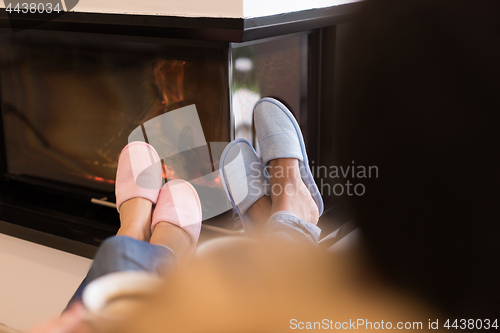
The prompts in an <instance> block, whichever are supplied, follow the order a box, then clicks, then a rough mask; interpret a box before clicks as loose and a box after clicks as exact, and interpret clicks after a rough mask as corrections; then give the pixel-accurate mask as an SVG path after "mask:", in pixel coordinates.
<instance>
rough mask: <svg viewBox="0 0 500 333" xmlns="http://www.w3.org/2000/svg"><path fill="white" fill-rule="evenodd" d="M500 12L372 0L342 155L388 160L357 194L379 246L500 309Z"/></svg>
mask: <svg viewBox="0 0 500 333" xmlns="http://www.w3.org/2000/svg"><path fill="white" fill-rule="evenodd" d="M499 17H500V2H498V1H489V0H476V1H450V0H405V1H400V0H373V1H367V2H366V3H365V4H364V9H363V11H362V13H361V15H360V16H359V17H358V19H357V21H356V23H354V24H353V27H352V29H351V32H350V35H349V38H347V44H346V45H345V47H346V52H345V53H344V54H343V56H342V58H341V59H344V61H343V62H342V63H341V65H342V67H341V68H340V69H339V70H340V72H341V80H340V83H339V84H340V86H339V87H340V88H339V92H338V95H337V98H338V99H339V104H338V108H337V109H336V110H335V112H336V122H335V124H334V126H335V132H336V144H337V147H336V151H337V153H338V163H339V165H344V166H345V165H351V164H352V161H355V164H356V165H362V166H377V167H378V171H379V176H378V178H371V179H364V180H363V182H364V184H365V186H366V194H365V195H363V196H360V197H355V196H354V197H352V198H351V199H352V200H351V203H352V208H353V210H354V212H355V214H356V219H357V223H358V224H359V226H360V227H361V229H362V231H363V234H364V238H365V241H366V249H367V253H368V254H369V256H370V257H371V259H372V260H373V261H374V262H375V264H377V265H378V267H379V268H380V271H381V272H382V273H383V274H384V275H385V276H386V277H387V278H389V279H390V280H391V281H393V282H396V283H399V284H401V285H403V286H406V287H409V288H411V289H412V290H414V291H416V292H418V293H420V294H421V295H424V296H426V297H428V299H431V300H433V301H434V302H435V304H436V305H439V306H440V307H441V309H442V310H443V311H445V313H449V314H456V315H467V317H466V318H493V315H498V313H499V308H498V304H499V303H498V299H499V296H500V295H499V292H500V290H499V289H500V288H499V287H498V281H500V277H499V274H498V268H497V265H498V263H499V262H500V260H499V254H500V250H499V246H498V244H499V242H498V237H499V236H500V197H499V189H500V165H499V159H498V153H499V149H500V134H499V127H500V126H499V125H500V124H499V122H498V116H497V113H498V112H499V111H500V43H499V38H500V24H499V19H498V18H499ZM464 318H465V317H464Z"/></svg>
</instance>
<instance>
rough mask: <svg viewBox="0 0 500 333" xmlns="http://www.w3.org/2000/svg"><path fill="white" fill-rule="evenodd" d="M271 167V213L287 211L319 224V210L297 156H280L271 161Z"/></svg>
mask: <svg viewBox="0 0 500 333" xmlns="http://www.w3.org/2000/svg"><path fill="white" fill-rule="evenodd" d="M269 166H270V167H271V171H270V173H269V174H270V181H271V200H272V203H273V205H272V210H271V213H272V214H275V213H276V212H280V211H287V212H291V213H293V214H295V215H296V216H297V217H299V218H300V219H301V220H305V221H308V222H310V223H312V224H314V225H316V224H318V219H319V210H318V206H317V205H316V203H315V202H314V200H313V198H312V196H311V192H310V191H309V189H308V188H307V187H306V185H305V184H304V182H303V181H302V178H301V176H300V169H299V163H298V160H297V159H296V158H278V159H275V160H272V161H270V162H269Z"/></svg>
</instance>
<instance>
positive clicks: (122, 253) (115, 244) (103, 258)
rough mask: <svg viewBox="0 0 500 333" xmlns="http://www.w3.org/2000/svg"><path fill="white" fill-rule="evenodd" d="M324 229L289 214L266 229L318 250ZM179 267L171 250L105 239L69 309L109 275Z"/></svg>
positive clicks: (274, 219)
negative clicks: (97, 280)
mask: <svg viewBox="0 0 500 333" xmlns="http://www.w3.org/2000/svg"><path fill="white" fill-rule="evenodd" d="M320 233H321V229H319V228H318V227H317V226H315V225H313V224H311V223H309V222H307V221H304V220H301V219H300V218H298V217H297V216H296V215H294V214H293V213H290V212H285V211H282V212H277V213H275V214H273V215H272V216H271V217H270V218H269V220H268V221H267V223H266V226H265V227H264V231H263V236H264V237H275V238H280V239H285V240H289V241H291V242H303V243H306V244H310V245H312V246H317V245H318V241H319V235H320ZM176 267H177V256H176V254H175V253H174V251H173V250H172V249H170V248H168V247H164V246H161V245H154V244H150V243H148V242H144V241H140V240H137V239H133V238H130V237H127V236H114V237H110V238H108V239H106V240H105V241H104V242H103V243H102V244H101V246H100V247H99V250H98V251H97V254H96V256H95V258H94V262H93V264H92V266H91V267H90V270H89V272H88V274H87V276H86V277H85V279H84V280H83V282H82V283H81V285H80V286H79V287H78V289H77V290H76V292H75V294H74V295H73V297H72V298H71V300H70V301H69V303H68V306H69V305H70V304H71V303H72V302H74V301H76V300H80V299H81V298H82V294H83V290H84V289H85V287H86V286H87V285H88V284H89V283H90V282H92V281H93V280H95V279H97V278H98V277H101V276H103V275H106V274H110V273H114V272H121V271H134V270H135V271H147V272H151V273H154V274H162V275H168V273H169V272H171V271H173V270H175V268H176Z"/></svg>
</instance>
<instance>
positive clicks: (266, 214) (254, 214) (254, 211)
mask: <svg viewBox="0 0 500 333" xmlns="http://www.w3.org/2000/svg"><path fill="white" fill-rule="evenodd" d="M271 208H272V202H271V197H270V196H268V195H265V196H263V197H261V198H260V199H259V200H257V201H256V202H255V203H254V204H253V205H252V206H250V208H248V210H247V213H248V215H250V218H251V219H252V222H253V223H254V225H255V231H256V232H257V233H258V234H261V233H262V230H263V229H264V226H265V225H266V223H267V220H269V218H270V217H271V215H272V214H271Z"/></svg>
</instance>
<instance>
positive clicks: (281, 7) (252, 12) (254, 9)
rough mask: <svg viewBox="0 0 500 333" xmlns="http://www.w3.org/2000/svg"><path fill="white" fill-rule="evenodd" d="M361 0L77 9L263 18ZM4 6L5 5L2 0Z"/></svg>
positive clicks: (186, 1) (106, 1) (210, 1)
mask: <svg viewBox="0 0 500 333" xmlns="http://www.w3.org/2000/svg"><path fill="white" fill-rule="evenodd" d="M357 1H359V0H308V1H305V0H141V1H137V0H80V1H79V3H78V5H76V7H75V8H74V9H73V10H74V11H76V12H87V13H121V14H143V15H168V16H185V17H229V18H243V17H246V18H248V17H259V16H268V15H275V14H282V13H288V12H294V11H300V10H307V9H313V8H324V7H331V6H336V5H341V4H345V3H351V2H357ZM0 7H5V5H4V2H3V1H0Z"/></svg>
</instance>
